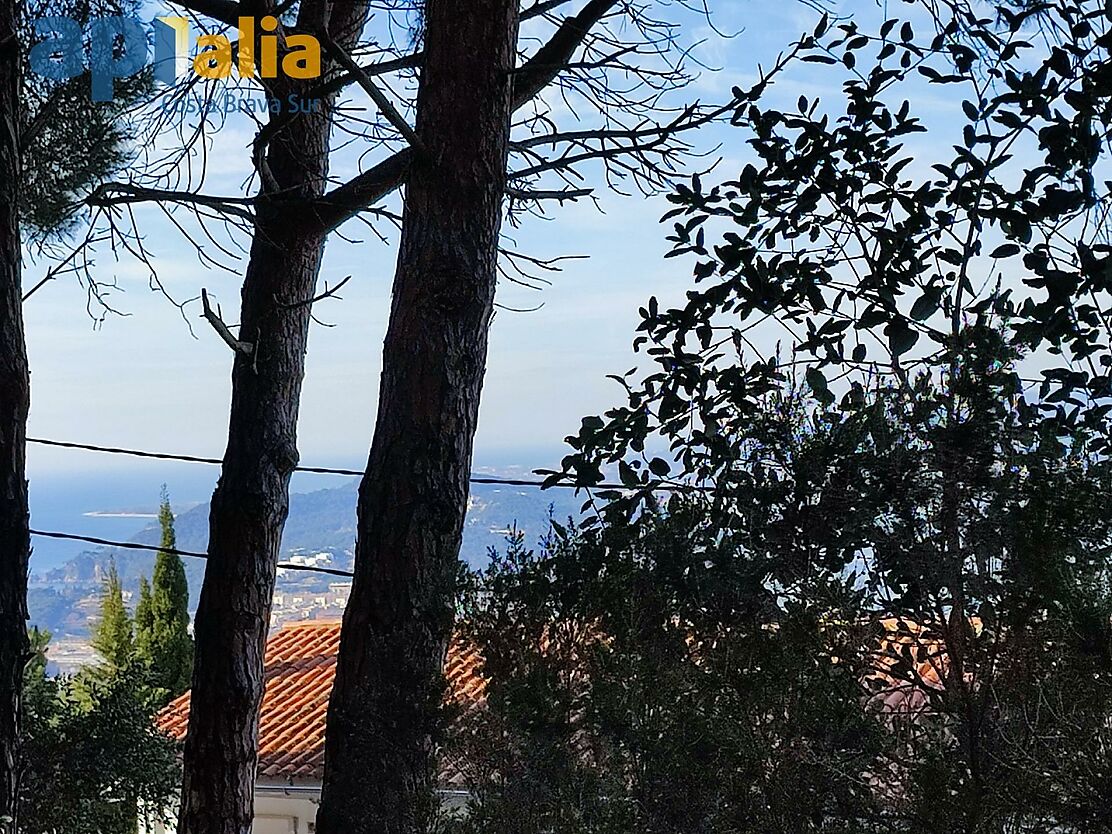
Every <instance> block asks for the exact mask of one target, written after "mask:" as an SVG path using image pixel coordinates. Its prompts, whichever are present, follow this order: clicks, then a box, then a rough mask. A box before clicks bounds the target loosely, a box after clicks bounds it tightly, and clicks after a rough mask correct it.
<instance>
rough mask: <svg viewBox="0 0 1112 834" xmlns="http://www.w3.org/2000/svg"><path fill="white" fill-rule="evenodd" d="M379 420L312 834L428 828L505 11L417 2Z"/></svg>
mask: <svg viewBox="0 0 1112 834" xmlns="http://www.w3.org/2000/svg"><path fill="white" fill-rule="evenodd" d="M425 27H426V44H425V68H424V71H423V73H422V77H421V88H420V92H419V94H418V101H417V136H418V138H419V140H420V147H421V149H420V151H419V153H418V154H417V155H416V158H415V162H414V164H413V167H412V169H411V172H410V177H409V184H408V187H407V190H406V203H405V212H404V219H403V230H402V239H401V248H400V253H399V258H398V267H397V274H396V277H395V281H394V297H393V306H392V309H391V315H390V324H389V328H388V332H387V335H386V343H385V348H384V357H383V371H382V380H381V388H380V395H379V407H378V421H377V423H376V425H375V433H374V440H373V442H372V445H371V452H370V459H369V462H368V464H367V470H366V474H365V475H364V478H363V482H362V485H361V487H360V492H359V511H358V515H359V517H358V543H357V545H356V555H355V560H356V568H355V581H354V587H353V588H352V594H351V599H350V602H349V603H348V607H347V610H346V612H345V614H344V626H343V636H342V639H341V644H340V656H339V665H338V667H337V674H336V683H335V686H334V688H333V692H332V699H331V703H330V705H329V714H328V733H327V740H326V753H325V777H324V793H323V796H322V799H321V806H320V810H319V812H318V814H317V830H318V831H319V832H320V834H356V832H358V833H359V834H364V833H365V832H376V833H377V832H382V834H386V833H387V832H389V834H402V832H406V833H407V834H408V833H409V832H423V831H426V830H427V829H428V826H429V822H430V817H431V814H432V811H433V809H434V807H435V806H434V803H435V795H434V791H433V788H434V780H435V769H436V763H435V739H436V735H437V733H436V725H437V723H438V716H439V705H440V700H441V697H442V693H443V681H442V669H441V667H442V664H443V659H444V654H445V650H446V646H447V643H448V640H449V638H450V635H451V629H452V621H453V599H454V593H455V578H456V575H457V567H456V566H457V560H458V557H459V547H460V538H461V533H462V529H463V517H464V511H465V509H466V505H467V495H468V476H469V473H470V468H471V451H472V440H473V438H474V434H475V427H476V423H477V420H478V412H479V395H480V391H481V388H482V382H483V374H484V371H485V368H486V354H487V332H488V327H489V324H490V317H491V313H492V311H493V305H494V289H495V281H496V268H497V251H498V237H499V229H500V224H501V216H502V202H503V197H504V193H505V185H506V182H505V181H506V173H505V170H506V167H505V166H506V147H507V141H508V136H509V124H510V116H511V112H512V105H511V73H512V70H513V66H514V56H515V44H516V39H517V2H516V0H428V2H426V4H425Z"/></svg>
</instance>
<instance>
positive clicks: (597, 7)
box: [514, 0, 618, 109]
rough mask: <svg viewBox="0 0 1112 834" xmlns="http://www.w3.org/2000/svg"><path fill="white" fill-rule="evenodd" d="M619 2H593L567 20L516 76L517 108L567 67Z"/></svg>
mask: <svg viewBox="0 0 1112 834" xmlns="http://www.w3.org/2000/svg"><path fill="white" fill-rule="evenodd" d="M617 5H618V0H590V2H589V3H588V4H587V5H586V6H584V7H583V10H582V11H581V12H579V14H577V15H573V16H572V17H569V18H567V19H566V20H564V22H563V23H561V24H560V28H559V29H557V30H556V32H555V34H553V36H552V37H551V38H550V39H549V40H548V42H547V43H546V44H545V45H544V46H542V47H541V48H540V49H538V50H537V54H536V55H534V56H533V57H532V58H530V59H529V60H528V61H526V62H525V64H523V65H522V66H520V67H518V69H517V71H516V72H515V73H514V108H515V109H516V108H518V107H521V106H522V105H523V104H525V103H526V102H528V101H530V100H532V99H533V98H534V97H535V96H536V95H537V93H539V92H540V91H541V90H543V89H544V88H545V87H547V86H548V85H549V84H550V83H551V82H552V79H554V78H555V77H556V76H557V75H559V73H560V70H562V69H564V67H566V66H567V64H568V62H569V61H570V60H571V57H572V55H574V54H575V50H576V49H578V48H579V45H580V44H581V43H583V39H584V38H585V37H587V33H588V32H590V31H591V27H593V26H594V25H595V24H596V23H598V22H599V21H600V20H602V18H604V17H605V16H606V15H607V13H609V12H610V11H611V10H612V9H613V8H614V7H615V6H617Z"/></svg>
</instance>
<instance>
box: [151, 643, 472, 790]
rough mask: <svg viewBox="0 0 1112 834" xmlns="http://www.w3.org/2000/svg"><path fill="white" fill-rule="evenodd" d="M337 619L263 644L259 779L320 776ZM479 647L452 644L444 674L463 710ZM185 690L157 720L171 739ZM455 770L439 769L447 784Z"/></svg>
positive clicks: (181, 728)
mask: <svg viewBox="0 0 1112 834" xmlns="http://www.w3.org/2000/svg"><path fill="white" fill-rule="evenodd" d="M339 647H340V623H338V622H315V621H314V622H306V623H295V624H288V625H285V626H283V627H282V628H281V629H279V630H278V631H277V632H275V633H274V634H273V635H271V637H270V640H269V641H268V642H267V645H266V660H265V663H266V691H265V694H264V695H263V706H262V712H261V714H260V716H259V769H258V775H259V777H260V778H266V779H319V778H321V775H322V774H323V772H324V727H325V716H326V713H327V711H328V696H329V694H330V693H331V692H332V682H333V680H334V679H335V675H336V654H337V652H338V650H339ZM480 666H481V657H480V655H479V651H478V650H477V649H476V648H474V647H472V646H467V645H465V644H463V643H461V642H460V641H458V640H456V641H453V642H452V645H451V646H450V648H449V650H448V659H447V663H446V664H445V669H444V673H445V676H446V678H447V680H448V691H449V697H451V698H453V700H455V701H457V702H458V703H460V704H462V705H463V706H464V707H465V708H467V707H472V706H477V705H479V704H481V703H482V700H483V697H484V693H485V689H486V686H485V681H484V680H483V678H482V677H481V675H480V673H479V670H480ZM188 723H189V693H188V692H186V693H185V694H184V695H182V696H181V697H179V698H177V699H176V700H174V701H173V702H171V703H170V704H169V705H168V706H167V707H166V708H165V709H164V710H163V711H162V713H161V714H160V715H159V719H158V724H159V727H160V728H161V729H162V730H163V732H165V733H167V734H168V735H170V736H171V737H173V738H176V739H179V740H180V739H183V738H185V732H186V726H187V724H188ZM455 777H456V774H454V773H442V774H441V778H442V780H443V781H446V782H454V781H457V780H456V778H455Z"/></svg>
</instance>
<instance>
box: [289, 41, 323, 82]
mask: <svg viewBox="0 0 1112 834" xmlns="http://www.w3.org/2000/svg"><path fill="white" fill-rule="evenodd" d="M286 46H288V47H289V48H290V51H289V52H288V53H286V54H285V55H284V56H282V72H284V73H285V74H286V75H288V76H289V77H290V78H320V43H319V42H318V41H317V39H316V38H314V37H313V36H312V35H290V36H289V37H288V38H286Z"/></svg>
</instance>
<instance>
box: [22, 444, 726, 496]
mask: <svg viewBox="0 0 1112 834" xmlns="http://www.w3.org/2000/svg"><path fill="white" fill-rule="evenodd" d="M27 442H28V443H34V444H36V445H39V446H53V447H55V448H59V449H78V450H81V451H85V452H102V453H104V454H109V455H127V456H129V457H135V458H149V459H154V460H171V461H182V462H184V463H204V464H208V465H210V466H222V465H223V464H224V461H223V460H221V459H220V458H205V457H198V456H196V455H179V454H172V453H170V452H148V451H143V450H140V449H125V448H121V447H116V446H95V445H92V444H89V443H75V442H72V441H67V440H46V439H44V438H41V437H28V438H27ZM294 471H295V472H308V473H311V474H315V475H355V476H361V475H362V474H363V472H362V471H360V470H357V469H336V468H332V467H327V466H296V467H294ZM469 480H470V482H471V483H473V484H494V485H498V486H524V487H538V488H540V487H544V486H545V483H544V481H537V480H530V479H526V478H496V477H493V476H487V475H474V474H473V475H471V476H470V479H469ZM549 487H560V488H563V489H582V488H585V487H580V486H579V485H578V484H569V483H554V484H549ZM590 488H591V489H621V490H629V489H635V488H636V487H630V486H628V485H627V484H614V483H605V482H603V483H599V484H592V485H591V486H590ZM654 489H656V490H659V491H661V492H693V491H701V490H705V489H706V488H705V487H698V486H692V485H686V484H657V485H655V486H654Z"/></svg>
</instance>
